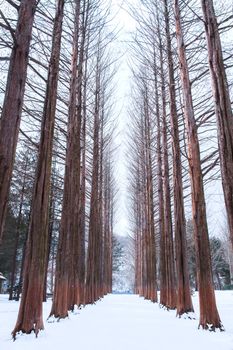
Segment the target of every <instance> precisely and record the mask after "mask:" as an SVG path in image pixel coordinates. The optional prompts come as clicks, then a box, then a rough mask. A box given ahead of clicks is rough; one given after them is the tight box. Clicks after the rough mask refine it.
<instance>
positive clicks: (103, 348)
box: [0, 291, 233, 350]
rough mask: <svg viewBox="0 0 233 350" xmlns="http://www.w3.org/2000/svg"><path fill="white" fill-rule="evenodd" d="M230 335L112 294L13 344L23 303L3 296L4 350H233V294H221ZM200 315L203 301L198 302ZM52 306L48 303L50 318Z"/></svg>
mask: <svg viewBox="0 0 233 350" xmlns="http://www.w3.org/2000/svg"><path fill="white" fill-rule="evenodd" d="M216 297H217V302H218V308H219V312H220V315H221V319H222V322H223V324H224V326H225V328H226V331H225V332H216V333H212V332H208V331H203V330H198V329H197V327H198V319H197V320H188V319H186V320H185V319H178V318H176V317H175V311H169V312H168V311H165V310H163V309H161V308H159V306H158V305H157V304H152V303H151V302H149V301H145V300H143V299H142V298H139V297H138V296H136V295H108V296H106V297H105V298H104V299H103V300H101V301H99V302H98V303H97V304H96V305H89V306H86V307H85V308H83V309H82V310H80V311H78V314H76V315H71V316H70V318H69V319H67V320H63V321H60V322H58V323H57V322H56V323H47V322H46V323H45V327H46V329H45V331H43V332H41V333H40V334H39V337H38V338H37V339H36V338H35V335H34V334H31V335H19V336H18V337H17V339H16V341H15V342H13V341H12V340H11V334H10V333H11V330H12V329H13V327H14V324H15V321H16V316H17V309H18V303H17V302H8V301H7V296H5V295H0V349H1V350H12V349H14V350H51V349H56V350H61V349H62V350H64V349H78V350H151V349H162V350H170V349H172V350H178V349H179V350H187V349H188V350H194V349H195V350H204V349H211V350H219V349H220V350H233V291H232V292H230V291H224V292H217V293H216ZM193 301H194V305H195V310H196V314H197V316H198V297H197V295H195V296H194V298H193ZM50 307H51V302H50V301H49V302H47V303H45V304H44V315H45V318H46V316H47V315H48V313H49V311H50Z"/></svg>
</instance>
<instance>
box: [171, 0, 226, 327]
mask: <svg viewBox="0 0 233 350" xmlns="http://www.w3.org/2000/svg"><path fill="white" fill-rule="evenodd" d="M174 5H175V16H176V36H177V44H178V54H179V61H180V74H181V84H182V91H183V100H184V115H185V124H186V131H187V136H188V155H189V172H190V181H191V190H192V194H191V195H192V213H193V226H194V239H195V250H196V263H197V279H198V291H199V302H200V322H199V325H200V326H201V327H202V328H204V329H210V330H215V328H220V329H223V327H222V324H221V321H220V318H219V314H218V310H217V306H216V300H215V294H214V287H213V278H212V269H211V256H210V245H209V236H208V227H207V220H206V206H205V196H204V188H203V179H202V170H201V161H200V149H199V140H198V134H197V126H196V121H195V117H194V110H193V101H192V92H191V84H190V80H189V71H188V64H187V59H186V52H185V43H184V39H183V32H182V27H181V19H180V9H179V1H178V0H174Z"/></svg>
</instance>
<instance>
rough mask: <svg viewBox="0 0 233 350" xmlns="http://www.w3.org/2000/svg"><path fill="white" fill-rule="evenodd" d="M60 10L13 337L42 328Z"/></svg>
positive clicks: (59, 10)
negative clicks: (20, 294) (21, 286)
mask: <svg viewBox="0 0 233 350" xmlns="http://www.w3.org/2000/svg"><path fill="white" fill-rule="evenodd" d="M63 11H64V0H59V1H58V4H57V10H56V17H55V20H54V29H53V42H52V51H51V57H50V64H49V73H48V80H47V89H46V97H45V104H44V111H43V119H42V126H41V139H40V145H39V154H38V161H37V171H36V179H35V184H34V193H33V199H32V210H31V217H30V225H29V233H28V239H27V247H26V257H25V266H24V279H23V290H22V297H21V303H20V309H19V313H18V319H17V322H16V326H15V328H14V330H13V332H12V335H13V338H14V339H15V337H16V334H17V333H18V332H20V331H22V332H23V333H31V332H32V331H34V332H35V334H36V335H38V333H39V331H40V330H42V329H44V324H43V317H42V302H43V291H44V277H45V270H46V258H47V249H48V216H49V193H50V175H51V161H52V148H53V134H54V122H55V112H56V101H57V84H58V74H59V60H60V46H61V35H62V20H63Z"/></svg>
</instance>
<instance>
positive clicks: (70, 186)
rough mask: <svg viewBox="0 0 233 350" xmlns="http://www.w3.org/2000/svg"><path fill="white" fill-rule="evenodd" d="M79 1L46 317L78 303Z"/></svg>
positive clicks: (65, 312)
mask: <svg viewBox="0 0 233 350" xmlns="http://www.w3.org/2000/svg"><path fill="white" fill-rule="evenodd" d="M79 16H80V0H77V1H76V5H75V16H74V34H73V54H72V65H71V81H70V98H69V112H68V136H67V148H66V166H65V177H64V183H65V186H64V194H63V206H62V215H61V228H60V235H59V249H58V250H59V251H58V254H57V265H56V275H55V290H54V298H53V304H52V309H51V313H50V317H51V316H54V317H55V318H58V319H61V318H65V317H67V316H68V311H69V310H72V311H73V310H74V307H75V305H77V303H78V300H77V299H78V296H77V292H78V266H77V256H78V252H77V250H78V248H79V240H78V239H79V230H80V225H79V223H80V220H79V214H80V213H79V200H80V133H81V113H80V108H81V101H80V100H78V96H77V90H78V89H79V88H80V89H81V83H80V87H79V86H78V69H77V65H78V42H79V34H80V32H79Z"/></svg>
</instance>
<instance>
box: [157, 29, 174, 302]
mask: <svg viewBox="0 0 233 350" xmlns="http://www.w3.org/2000/svg"><path fill="white" fill-rule="evenodd" d="M158 30H159V29H158ZM158 33H159V41H160V69H161V96H162V149H163V157H162V165H163V195H164V198H163V203H164V209H163V210H164V232H162V233H163V236H162V237H161V266H160V268H161V278H160V304H162V305H164V306H165V307H167V308H168V309H175V308H176V301H177V294H176V278H175V262H174V250H173V233H172V218H171V197H170V184H169V163H168V141H167V115H166V91H165V77H164V63H163V51H162V50H163V49H162V41H161V33H160V30H159V32H158Z"/></svg>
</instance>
